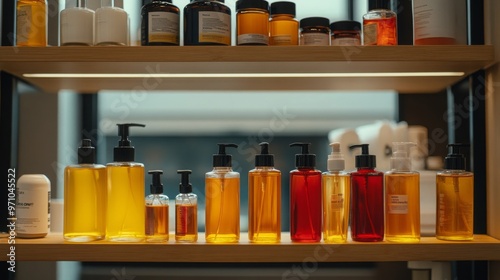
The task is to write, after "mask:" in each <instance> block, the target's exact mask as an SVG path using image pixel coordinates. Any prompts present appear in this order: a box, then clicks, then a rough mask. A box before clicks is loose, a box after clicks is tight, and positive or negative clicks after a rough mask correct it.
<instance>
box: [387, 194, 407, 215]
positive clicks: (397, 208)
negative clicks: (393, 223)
mask: <svg viewBox="0 0 500 280" xmlns="http://www.w3.org/2000/svg"><path fill="white" fill-rule="evenodd" d="M389 214H408V195H402V194H392V195H389Z"/></svg>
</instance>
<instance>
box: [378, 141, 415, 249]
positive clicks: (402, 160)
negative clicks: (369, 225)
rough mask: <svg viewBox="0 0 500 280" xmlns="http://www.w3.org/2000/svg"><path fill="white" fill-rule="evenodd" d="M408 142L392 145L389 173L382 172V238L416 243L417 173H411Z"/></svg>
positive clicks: (413, 144)
mask: <svg viewBox="0 0 500 280" xmlns="http://www.w3.org/2000/svg"><path fill="white" fill-rule="evenodd" d="M414 146H416V144H415V143H411V142H395V143H393V144H392V148H393V152H392V158H391V171H388V172H386V173H385V239H386V240H387V241H394V242H419V241H420V174H419V173H418V172H416V171H412V170H411V160H410V153H409V149H410V147H414Z"/></svg>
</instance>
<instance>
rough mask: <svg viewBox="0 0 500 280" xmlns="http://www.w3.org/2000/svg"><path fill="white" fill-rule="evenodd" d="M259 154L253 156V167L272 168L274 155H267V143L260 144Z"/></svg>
mask: <svg viewBox="0 0 500 280" xmlns="http://www.w3.org/2000/svg"><path fill="white" fill-rule="evenodd" d="M259 145H260V154H259V155H255V166H274V155H270V154H269V143H267V142H262V143H260V144H259Z"/></svg>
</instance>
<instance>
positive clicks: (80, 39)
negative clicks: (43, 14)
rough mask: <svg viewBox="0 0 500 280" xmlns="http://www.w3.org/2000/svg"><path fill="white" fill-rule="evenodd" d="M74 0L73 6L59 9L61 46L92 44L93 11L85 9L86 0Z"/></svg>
mask: <svg viewBox="0 0 500 280" xmlns="http://www.w3.org/2000/svg"><path fill="white" fill-rule="evenodd" d="M75 1H76V6H75V7H66V9H64V10H62V11H61V16H60V20H61V30H60V31H61V36H60V40H61V46H92V45H94V29H95V27H94V22H95V12H94V11H93V10H91V9H87V5H86V3H87V1H86V0H75Z"/></svg>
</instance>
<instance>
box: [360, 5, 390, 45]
mask: <svg viewBox="0 0 500 280" xmlns="http://www.w3.org/2000/svg"><path fill="white" fill-rule="evenodd" d="M387 6H388V1H387V0H383V1H380V0H379V1H376V3H375V7H374V9H373V10H370V11H369V12H368V13H367V14H365V15H364V16H363V44H364V45H367V46H391V45H397V44H398V29H397V19H396V13H395V12H393V11H391V10H389V9H387Z"/></svg>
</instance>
